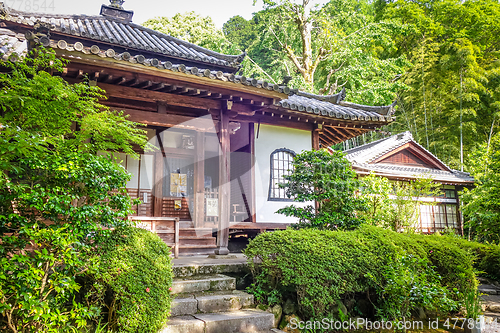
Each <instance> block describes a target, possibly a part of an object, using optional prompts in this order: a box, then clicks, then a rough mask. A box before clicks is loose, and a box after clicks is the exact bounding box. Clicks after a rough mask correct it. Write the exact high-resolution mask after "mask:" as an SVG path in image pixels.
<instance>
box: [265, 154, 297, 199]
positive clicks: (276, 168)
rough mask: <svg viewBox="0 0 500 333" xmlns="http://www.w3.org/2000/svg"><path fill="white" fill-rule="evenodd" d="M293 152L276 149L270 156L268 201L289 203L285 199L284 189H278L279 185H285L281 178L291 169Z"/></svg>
mask: <svg viewBox="0 0 500 333" xmlns="http://www.w3.org/2000/svg"><path fill="white" fill-rule="evenodd" d="M294 157H295V152H294V151H292V150H290V149H286V148H281V149H276V150H275V151H273V152H272V154H271V180H270V184H269V200H273V201H291V200H293V199H290V198H287V196H286V194H285V189H284V188H280V186H279V184H283V183H285V179H284V178H283V176H285V175H289V174H290V172H291V170H292V169H293V165H292V162H293V158H294Z"/></svg>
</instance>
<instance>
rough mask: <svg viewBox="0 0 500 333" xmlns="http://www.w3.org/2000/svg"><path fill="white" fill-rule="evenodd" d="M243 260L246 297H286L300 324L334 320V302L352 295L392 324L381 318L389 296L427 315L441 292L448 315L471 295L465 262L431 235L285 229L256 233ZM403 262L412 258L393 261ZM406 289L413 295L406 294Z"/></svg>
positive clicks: (445, 239) (467, 258)
mask: <svg viewBox="0 0 500 333" xmlns="http://www.w3.org/2000/svg"><path fill="white" fill-rule="evenodd" d="M245 254H246V256H247V257H248V258H249V261H248V262H249V265H250V268H251V270H252V273H253V275H254V284H253V286H252V288H251V290H252V291H257V292H259V293H260V295H265V293H266V292H267V293H268V294H269V293H270V292H271V291H275V295H274V296H273V300H274V301H275V302H279V300H280V299H286V298H288V297H289V296H290V295H293V296H294V297H296V298H297V300H298V304H299V308H300V314H299V315H300V317H301V318H303V319H306V318H324V317H332V316H333V317H335V316H337V315H338V308H337V306H336V305H337V302H338V301H339V300H342V299H344V298H345V297H348V296H349V295H352V294H354V293H357V294H360V293H364V294H366V293H369V294H370V295H372V296H371V301H372V302H374V304H375V306H376V307H378V308H380V309H381V312H380V315H381V316H388V317H397V316H398V314H397V313H390V312H388V311H385V310H387V307H384V304H385V305H387V303H384V302H385V300H388V299H390V301H391V302H392V303H391V304H394V302H395V298H393V297H397V296H398V295H403V294H404V295H403V296H404V297H406V299H405V301H408V303H407V309H410V310H413V309H414V308H415V306H417V305H423V304H425V306H427V307H428V308H433V309H434V308H436V307H437V306H438V302H439V300H440V299H441V298H442V297H444V296H443V295H444V292H445V289H443V288H446V290H447V297H448V298H449V300H447V303H446V307H445V308H444V309H443V310H446V311H449V310H450V309H451V308H453V307H454V304H455V303H454V301H456V302H458V304H459V305H460V304H462V302H463V298H464V293H465V292H466V291H467V290H468V289H470V288H472V289H474V290H475V289H476V288H477V281H476V279H475V275H474V268H473V262H472V257H471V256H470V255H469V253H468V252H467V251H465V250H462V249H460V248H459V247H458V246H457V245H456V244H453V243H451V242H449V241H448V237H444V236H439V235H436V236H424V235H416V234H400V233H395V232H393V231H390V230H385V229H382V228H378V227H374V226H369V225H363V226H361V227H360V228H358V229H356V230H353V231H330V230H315V229H302V230H291V229H288V230H284V231H275V232H272V233H263V234H260V235H259V236H257V237H256V238H255V239H254V240H252V241H251V242H250V244H249V245H248V247H247V249H246V250H245ZM408 255H412V256H413V257H411V258H415V259H401V258H403V257H405V258H409V257H407V256H408ZM398 258H399V259H398ZM254 259H257V261H254ZM413 261H415V263H414V262H413ZM414 264H415V266H416V267H413V265H414ZM408 266H412V271H411V272H409V271H408V270H406V268H408ZM409 276H411V277H412V278H414V280H413V282H412V280H409V281H407V278H408V277H409ZM438 276H441V278H439V277H438ZM390 278H392V281H389V280H390ZM410 286H411V287H416V288H417V289H418V290H419V293H418V294H414V295H412V294H411V293H410V294H408V293H406V291H408V288H410V290H411V287H410ZM384 290H386V291H387V292H386V293H385V294H384ZM276 291H277V292H278V293H279V294H276ZM376 291H378V294H379V296H378V297H377V298H376V299H375V298H374V296H373V295H375V294H377V293H376ZM433 292H435V294H434V296H431V293H433ZM388 293H390V295H389V294H388ZM436 297H440V299H439V300H438V299H437V298H436ZM260 300H261V301H262V300H263V301H264V302H266V301H268V302H270V301H269V300H266V299H265V298H262V297H261V299H260ZM452 300H453V301H452ZM384 309H385V310H384ZM384 311H385V312H384ZM356 314H357V313H354V314H353V313H351V315H356ZM391 319H393V318H391Z"/></svg>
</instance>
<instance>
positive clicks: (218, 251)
mask: <svg viewBox="0 0 500 333" xmlns="http://www.w3.org/2000/svg"><path fill="white" fill-rule="evenodd" d="M214 252H215V254H216V255H228V254H229V250H228V249H227V247H225V246H224V247H219V248H217V249H215V251H214Z"/></svg>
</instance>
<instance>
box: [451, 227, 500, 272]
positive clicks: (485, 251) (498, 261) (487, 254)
mask: <svg viewBox="0 0 500 333" xmlns="http://www.w3.org/2000/svg"><path fill="white" fill-rule="evenodd" d="M448 241H449V242H453V243H454V244H456V245H457V246H458V247H460V248H462V249H464V250H466V251H469V252H470V253H472V254H473V255H474V256H475V260H474V267H475V268H476V269H477V270H478V274H479V275H481V276H484V277H488V278H491V279H494V280H496V281H499V282H500V246H498V245H494V244H484V243H478V242H471V241H468V240H466V239H462V238H456V237H448Z"/></svg>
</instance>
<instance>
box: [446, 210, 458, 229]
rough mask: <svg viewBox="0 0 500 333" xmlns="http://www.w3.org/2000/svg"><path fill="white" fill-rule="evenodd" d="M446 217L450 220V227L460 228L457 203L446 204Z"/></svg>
mask: <svg viewBox="0 0 500 333" xmlns="http://www.w3.org/2000/svg"><path fill="white" fill-rule="evenodd" d="M446 217H447V220H448V227H452V228H458V216H457V206H456V205H446Z"/></svg>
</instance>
